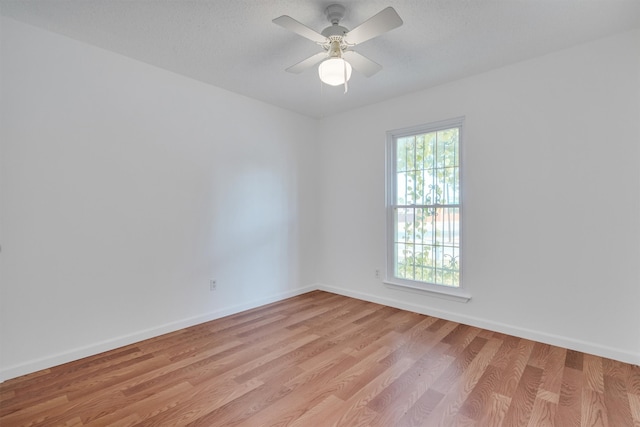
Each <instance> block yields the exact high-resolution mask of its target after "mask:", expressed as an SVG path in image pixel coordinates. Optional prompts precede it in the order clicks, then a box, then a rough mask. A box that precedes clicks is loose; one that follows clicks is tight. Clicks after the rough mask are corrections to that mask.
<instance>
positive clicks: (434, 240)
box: [392, 127, 460, 287]
mask: <svg viewBox="0 0 640 427" xmlns="http://www.w3.org/2000/svg"><path fill="white" fill-rule="evenodd" d="M459 133H460V128H459V127H453V128H449V129H444V130H438V131H434V132H427V133H419V134H416V135H413V136H409V137H402V138H398V139H397V140H396V141H395V156H396V161H395V165H394V166H395V169H394V171H393V172H392V173H393V174H394V176H395V183H396V189H395V190H396V194H395V203H396V205H404V206H407V205H410V206H411V207H410V208H399V207H397V206H396V207H395V208H394V210H393V214H394V230H393V236H394V237H393V240H394V241H393V250H394V254H393V260H394V274H395V275H396V277H399V278H403V279H407V280H415V281H421V282H427V283H435V284H441V285H445V286H454V287H457V286H460V209H459V207H458V206H457V205H459V203H460V159H459V152H460V148H459ZM441 205H446V206H441ZM451 205H453V206H451Z"/></svg>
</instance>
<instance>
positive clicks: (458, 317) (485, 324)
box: [318, 284, 640, 365]
mask: <svg viewBox="0 0 640 427" xmlns="http://www.w3.org/2000/svg"><path fill="white" fill-rule="evenodd" d="M318 289H319V290H323V291H327V292H331V293H334V294H339V295H344V296H348V297H352V298H357V299H361V300H364V301H370V302H374V303H377V304H382V305H387V306H390V307H395V308H399V309H402V310H408V311H413V312H415V313H420V314H426V315H429V316H434V317H438V318H441V319H445V320H451V321H453V322H457V323H463V324H466V325H470V326H475V327H478V328H482V329H488V330H490V331H495V332H500V333H503V334H508V335H513V336H516V337H519V338H526V339H529V340H532V341H539V342H542V343H545V344H551V345H555V346H558V347H563V348H568V349H571V350H576V351H580V352H583V353H589V354H594V355H596V356H601V357H606V358H609V359H614V360H618V361H621V362H625V363H631V364H634V365H640V354H638V353H633V352H630V351H626V350H622V349H618V348H613V347H608V346H603V345H600V344H597V343H593V342H587V341H582V340H576V339H573V338H569V337H565V336H561V335H555V334H550V333H547V332H542V331H536V330H532V329H527V328H520V327H517V326H513V325H508V324H505V323H500V322H495V321H492V320H487V319H482V318H479V317H474V316H465V315H462V314H458V313H452V312H449V311H446V310H437V309H433V308H425V307H422V306H419V305H415V304H410V303H406V302H403V301H398V300H395V299H392V298H382V297H379V296H376V295H372V294H367V293H363V292H355V291H352V290H349V289H345V288H340V287H336V286H328V285H323V284H320V285H318Z"/></svg>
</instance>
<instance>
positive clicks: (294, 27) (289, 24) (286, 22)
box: [271, 15, 327, 43]
mask: <svg viewBox="0 0 640 427" xmlns="http://www.w3.org/2000/svg"><path fill="white" fill-rule="evenodd" d="M271 22H273V23H274V24H276V25H280V26H281V27H282V28H284V29H286V30H289V31H293V32H294V33H296V34H298V35H301V36H302V37H305V38H307V39H309V40H311V41H314V42H316V43H326V42H327V38H326V37H325V36H323V35H322V34H320V33H317V32H315V31H314V30H312V29H311V28H309V27H307V26H306V25H304V24H301V23H300V22H298V21H296V20H295V19H293V18H292V17H290V16H287V15H282V16H280V17H278V18H276V19H274V20H273V21H271Z"/></svg>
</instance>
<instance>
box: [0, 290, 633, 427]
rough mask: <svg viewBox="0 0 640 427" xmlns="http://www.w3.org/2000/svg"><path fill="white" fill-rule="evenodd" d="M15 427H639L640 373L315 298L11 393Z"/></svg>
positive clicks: (11, 384) (74, 368)
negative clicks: (111, 426)
mask: <svg viewBox="0 0 640 427" xmlns="http://www.w3.org/2000/svg"><path fill="white" fill-rule="evenodd" d="M0 425H1V426H3V427H5V426H7V427H8V426H21V425H29V426H107V425H114V426H132V425H144V426H181V425H198V426H227V425H234V426H236V425H237V426H305V427H316V426H348V427H352V426H384V427H396V426H441V425H443V426H444V425H446V426H449V425H456V426H507V427H511V426H558V427H569V426H612V427H625V426H633V427H638V426H640V367H638V366H634V365H629V364H625V363H621V362H616V361H613V360H610V359H604V358H601V357H596V356H592V355H589V354H584V353H580V352H576V351H571V350H566V349H563V348H559V347H554V346H549V345H546V344H541V343H537V342H533V341H528V340H525V339H520V338H515V337H512V336H507V335H503V334H499V333H495V332H491V331H488V330H483V329H478V328H475V327H471V326H466V325H462V324H458V323H455V322H449V321H445V320H441V319H437V318H435V317H429V316H423V315H419V314H415V313H411V312H407V311H402V310H398V309H395V308H390V307H385V306H382V305H378V304H373V303H369V302H365V301H360V300H356V299H352V298H347V297H344V296H339V295H334V294H330V293H326V292H320V291H315V292H310V293H307V294H304V295H301V296H298V297H294V298H290V299H287V300H284V301H280V302H277V303H274V304H270V305H267V306H264V307H260V308H256V309H253V310H249V311H246V312H243V313H239V314H235V315H232V316H228V317H225V318H222V319H218V320H214V321H212V322H208V323H204V324H201V325H198V326H194V327H191V328H187V329H183V330H180V331H177V332H174V333H171V334H167V335H163V336H160V337H157V338H154V339H151V340H147V341H143V342H140V343H137V344H133V345H130V346H127V347H123V348H120V349H117V350H113V351H110V352H107V353H103V354H100V355H97V356H93V357H90V358H87V359H83V360H79V361H76V362H72V363H68V364H65V365H61V366H58V367H55V368H51V369H47V370H44V371H40V372H36V373H34V374H30V375H27V376H24V377H20V378H16V379H12V380H9V381H6V382H5V383H2V384H1V386H0Z"/></svg>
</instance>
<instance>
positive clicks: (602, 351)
mask: <svg viewBox="0 0 640 427" xmlns="http://www.w3.org/2000/svg"><path fill="white" fill-rule="evenodd" d="M313 290H322V291H326V292H331V293H334V294H338V295H344V296H348V297H351V298H357V299H360V300H364V301H370V302H374V303H377V304H383V305H387V306H390V307H395V308H399V309H402V310H408V311H413V312H415V313H421V314H426V315H429V316H434V317H439V318H442V319H446V320H451V321H453V322H458V323H464V324H467V325H471V326H475V327H478V328H483V329H488V330H491V331H496V332H501V333H504V334H509V335H513V336H516V337H520V338H526V339H529V340H533V341H539V342H543V343H546V344H551V345H555V346H558V347H564V348H569V349H572V350H577V351H581V352H583V353H589V354H594V355H597V356H601V357H607V358H610V359H615V360H619V361H621V362H626V363H632V364H635V365H640V354H636V353H632V352H629V351H625V350H621V349H617V348H612V347H608V346H603V345H600V344H596V343H592V342H587V341H581V340H576V339H573V338H568V337H563V336H560V335H555V334H549V333H546V332H541V331H536V330H531V329H526V328H519V327H517V326H513V325H507V324H504V323H500V322H494V321H491V320H487V319H482V318H479V317H473V316H465V315H461V314H458V313H452V312H449V311H445V310H437V309H432V308H425V307H422V306H419V305H415V304H410V303H406V302H403V301H398V300H395V299H392V298H382V297H379V296H376V295H372V294H367V293H363V292H355V291H352V290H349V289H345V288H340V287H336V286H328V285H324V284H317V285H309V286H305V287H303V288H299V289H295V290H292V291H287V292H282V293H279V294H274V295H272V296H269V297H267V298H261V299H257V300H253V301H249V302H246V303H243V304H237V305H234V306H231V307H226V308H224V309H220V310H216V311H213V312H210V313H206V314H203V315H200V316H194V317H190V318H187V319H183V320H179V321H176V322H171V323H167V324H164V325H161V326H158V327H155V328H151V329H146V330H142V331H137V332H134V333H131V334H127V335H123V336H120V337H116V338H113V339H109V340H105V341H101V342H97V343H92V344H90V345H87V346H84V347H79V348H75V349H72V350H69V351H66V352H63V353H58V354H53V355H50V356H47V357H43V358H40V359H34V360H29V361H27V362H24V363H21V364H18V365H13V366H9V367H6V368H2V369H0V382H3V381H6V380H8V379H11V378H15V377H18V376H21V375H26V374H29V373H32V372H36V371H39V370H42V369H47V368H51V367H53V366H57V365H61V364H63V363H67V362H71V361H74V360H79V359H82V358H84V357H88V356H93V355H96V354H99V353H102V352H105V351H109V350H113V349H116V348H119V347H122V346H125V345H130V344H134V343H136V342H139V341H143V340H146V339H149V338H153V337H157V336H159V335H162V334H166V333H169V332H174V331H177V330H180V329H183V328H188V327H190V326H194V325H198V324H200V323H204V322H209V321H211V320H215V319H219V318H221V317H225V316H229V315H231V314H235V313H239V312H241V311H245V310H250V309H252V308H256V307H260V306H262V305H266V304H270V303H273V302H277V301H280V300H283V299H286V298H290V297H294V296H296V295H301V294H304V293H307V292H310V291H313Z"/></svg>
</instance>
